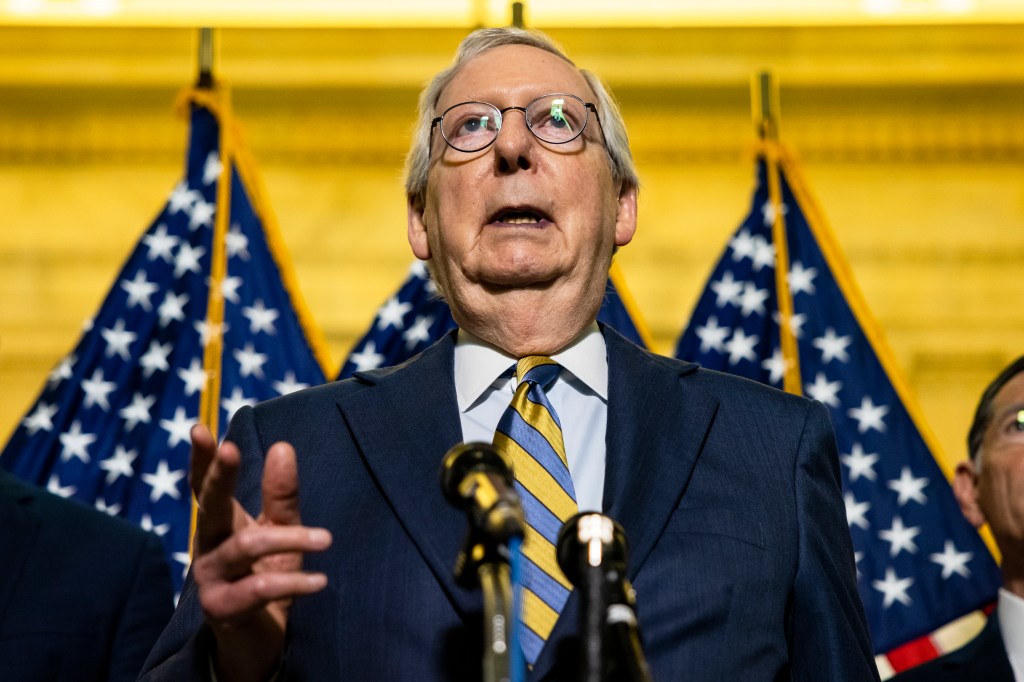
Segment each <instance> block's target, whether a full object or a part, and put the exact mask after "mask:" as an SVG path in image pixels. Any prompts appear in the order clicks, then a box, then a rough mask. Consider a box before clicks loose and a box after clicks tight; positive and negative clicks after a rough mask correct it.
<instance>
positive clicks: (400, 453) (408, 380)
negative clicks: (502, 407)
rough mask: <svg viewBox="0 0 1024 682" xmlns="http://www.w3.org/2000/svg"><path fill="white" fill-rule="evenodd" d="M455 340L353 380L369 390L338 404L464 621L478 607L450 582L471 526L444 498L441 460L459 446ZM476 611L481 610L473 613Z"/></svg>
mask: <svg viewBox="0 0 1024 682" xmlns="http://www.w3.org/2000/svg"><path fill="white" fill-rule="evenodd" d="M453 349H454V342H453V339H452V336H451V335H449V336H446V337H444V338H443V339H442V340H441V341H440V342H438V343H436V344H434V345H433V346H431V347H430V348H429V349H427V350H426V351H424V353H423V354H421V355H420V356H418V357H417V358H415V359H413V360H412V361H410V362H408V363H406V364H404V365H401V366H399V367H397V368H392V369H389V370H385V371H380V372H367V373H359V374H356V377H357V378H358V379H360V380H362V381H364V382H365V383H368V384H370V386H369V387H368V388H367V389H366V390H363V391H356V392H353V393H351V394H349V395H347V396H345V397H344V398H342V399H341V400H340V401H339V403H338V404H339V407H340V409H341V412H342V415H343V417H344V419H345V421H346V423H347V424H348V427H349V428H350V429H351V432H352V434H353V436H354V437H355V440H356V444H357V446H358V448H359V450H360V451H361V452H362V454H363V457H364V458H365V460H366V463H367V465H368V466H369V468H370V470H371V472H372V474H373V476H374V477H375V478H376V480H377V482H378V483H379V484H380V488H381V490H382V492H383V494H384V495H385V496H386V497H387V499H388V501H389V502H390V504H391V506H392V508H393V509H394V510H395V514H396V515H397V516H398V519H399V521H400V523H401V524H402V526H403V527H404V528H405V529H406V531H407V532H408V534H409V537H410V538H412V541H413V542H414V543H415V544H416V546H417V548H418V550H419V552H420V554H421V555H422V556H423V558H424V560H425V561H426V562H427V564H428V565H429V566H430V568H431V570H432V571H433V573H434V574H435V576H436V577H437V579H438V581H439V582H440V583H441V586H442V588H443V589H444V590H445V592H446V593H447V594H448V596H449V598H450V599H451V600H452V602H453V603H454V604H455V606H456V608H457V609H458V610H459V611H460V612H461V613H462V614H463V615H465V614H466V612H467V610H471V609H472V608H474V604H478V603H479V597H478V596H477V595H475V594H474V593H473V592H472V591H469V590H466V589H464V588H461V587H458V586H457V585H456V584H455V580H454V577H453V567H454V563H455V559H456V556H457V555H458V552H459V550H460V549H461V548H462V544H463V540H464V537H465V533H466V528H467V523H466V519H465V516H464V514H463V513H462V512H460V511H458V510H457V509H455V508H453V507H452V506H451V505H449V504H448V503H447V502H446V501H445V499H444V495H443V494H442V492H441V484H440V471H441V460H442V458H443V457H444V454H445V453H446V452H447V451H448V449H449V448H451V447H452V446H453V445H455V444H457V443H459V442H460V441H461V440H462V426H461V423H460V420H459V414H458V407H457V402H456V398H455V383H454V379H453V373H454V370H453ZM476 608H478V607H476Z"/></svg>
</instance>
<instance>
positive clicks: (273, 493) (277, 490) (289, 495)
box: [263, 442, 302, 525]
mask: <svg viewBox="0 0 1024 682" xmlns="http://www.w3.org/2000/svg"><path fill="white" fill-rule="evenodd" d="M263 517H264V518H265V519H266V520H267V521H269V522H270V523H275V524H281V525H299V524H300V523H301V522H302V520H301V519H300V518H299V472H298V464H297V463H296V461H295V448H293V447H292V446H291V445H290V444H289V443H284V442H282V443H274V444H273V445H272V446H270V450H268V451H267V457H266V460H265V461H264V464H263Z"/></svg>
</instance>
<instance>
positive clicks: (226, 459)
mask: <svg viewBox="0 0 1024 682" xmlns="http://www.w3.org/2000/svg"><path fill="white" fill-rule="evenodd" d="M207 433H208V432H207ZM204 454H205V453H204ZM240 466H241V454H240V453H239V452H238V448H237V447H236V446H235V444H234V443H231V442H225V443H224V444H223V445H221V446H220V448H219V449H216V450H215V452H214V456H213V457H212V461H210V462H208V463H207V466H206V467H205V473H204V476H203V478H202V479H201V480H202V484H201V485H200V489H199V494H198V496H197V500H198V502H199V514H198V519H197V523H196V549H197V552H198V553H200V554H202V553H203V552H206V551H209V550H210V549H212V548H214V547H216V546H217V545H219V544H220V543H221V542H223V541H224V540H225V539H226V538H227V537H229V536H230V535H231V532H232V530H233V529H234V526H235V525H236V523H235V522H236V521H237V519H236V518H235V515H236V513H237V514H241V513H243V512H242V510H241V507H240V506H239V505H238V503H237V502H236V501H235V498H234V494H235V483H236V482H237V480H238V472H239V468H240ZM197 473H198V472H197ZM236 507H237V509H236Z"/></svg>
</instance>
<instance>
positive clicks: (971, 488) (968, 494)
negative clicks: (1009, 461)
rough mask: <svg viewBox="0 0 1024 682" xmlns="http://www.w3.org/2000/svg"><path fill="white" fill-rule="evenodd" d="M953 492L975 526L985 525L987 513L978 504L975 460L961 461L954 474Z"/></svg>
mask: <svg viewBox="0 0 1024 682" xmlns="http://www.w3.org/2000/svg"><path fill="white" fill-rule="evenodd" d="M953 494H954V495H955V496H956V501H957V502H959V503H960V511H961V512H963V515H964V517H965V518H966V519H967V520H968V521H970V522H971V525H972V526H974V527H975V528H981V527H982V526H984V525H985V513H984V512H983V511H982V510H981V505H979V504H978V472H977V469H976V468H975V466H974V462H972V461H966V462H960V464H958V465H957V467H956V474H954V476H953Z"/></svg>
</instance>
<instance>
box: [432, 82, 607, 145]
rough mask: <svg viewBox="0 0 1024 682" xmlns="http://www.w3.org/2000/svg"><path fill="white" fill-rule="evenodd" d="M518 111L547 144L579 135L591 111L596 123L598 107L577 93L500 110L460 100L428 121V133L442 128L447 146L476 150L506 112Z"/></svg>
mask: <svg viewBox="0 0 1024 682" xmlns="http://www.w3.org/2000/svg"><path fill="white" fill-rule="evenodd" d="M513 110H515V111H521V112H523V116H524V117H525V118H526V127H527V128H528V129H529V130H530V132H531V133H533V134H534V135H535V136H536V137H537V139H538V140H541V141H542V142H547V143H548V144H566V143H568V142H572V141H573V140H575V139H576V138H578V137H579V136H580V135H581V134H582V133H583V130H584V129H585V128H586V127H587V121H588V120H589V117H590V112H591V111H593V112H594V118H596V119H597V121H598V123H600V122H601V119H600V118H599V117H598V114H597V107H596V106H594V105H593V104H592V103H591V102H584V101H583V100H582V99H580V98H579V97H577V96H576V95H570V94H568V93H564V92H556V93H552V94H550V95H541V96H540V97H538V98H537V99H535V100H533V101H532V102H530V103H529V104H527V105H526V106H525V107H505V108H504V109H499V108H498V107H496V106H494V105H493V104H488V103H487V102H460V103H459V104H455V105H452V106H450V107H448V108H447V109H445V110H444V112H443V113H442V114H441V115H440V116H438V117H437V118H435V119H434V120H433V121H431V122H430V134H431V136H433V134H434V128H435V126H437V125H438V124H440V127H441V136H442V137H444V141H445V142H447V143H448V146H449V147H451V148H452V149H455V150H457V151H460V152H467V153H469V152H478V151H480V150H481V149H485V148H486V147H489V146H490V145H491V144H493V143H494V141H495V140H496V139H498V131H499V130H501V125H502V120H503V116H504V114H505V112H507V111H513Z"/></svg>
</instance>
